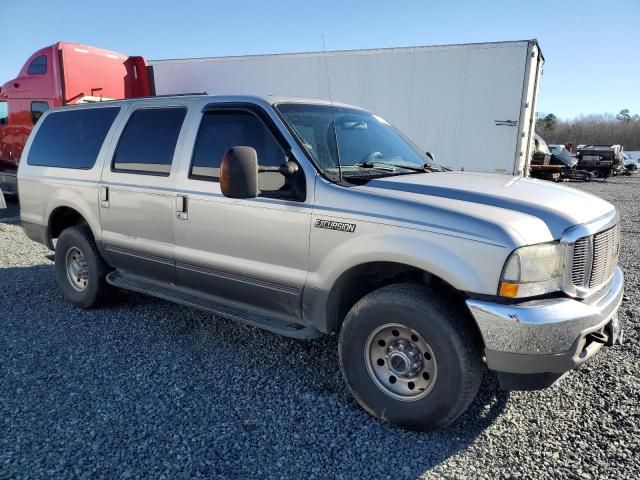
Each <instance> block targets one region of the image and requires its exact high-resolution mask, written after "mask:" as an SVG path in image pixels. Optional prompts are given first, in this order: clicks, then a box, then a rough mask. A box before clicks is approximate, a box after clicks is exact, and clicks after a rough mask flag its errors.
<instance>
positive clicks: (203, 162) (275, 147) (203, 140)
mask: <svg viewBox="0 0 640 480" xmlns="http://www.w3.org/2000/svg"><path fill="white" fill-rule="evenodd" d="M239 145H245V146H248V147H253V148H255V149H256V152H257V153H258V163H259V164H260V165H262V166H265V167H267V166H268V167H276V166H280V165H282V164H283V163H284V161H285V152H284V150H283V149H282V147H281V146H280V144H279V143H278V142H277V140H276V139H275V138H274V137H273V135H272V134H271V132H270V131H269V129H268V128H267V127H266V126H265V125H264V123H262V121H261V120H260V119H259V118H258V117H256V116H255V115H253V114H252V113H249V112H244V111H234V112H229V111H218V112H208V113H205V114H204V116H203V117H202V123H201V124H200V130H199V131H198V138H197V140H196V145H195V148H194V153H193V160H192V163H191V171H190V172H189V175H190V177H191V178H196V179H201V180H215V181H217V180H218V179H219V176H220V163H221V161H222V157H223V156H224V154H225V153H226V152H227V151H228V150H229V149H230V148H232V147H236V146H239ZM259 184H260V189H261V190H278V189H279V188H281V187H282V186H283V185H284V177H283V176H282V175H280V174H279V173H274V172H263V173H261V174H260V178H259Z"/></svg>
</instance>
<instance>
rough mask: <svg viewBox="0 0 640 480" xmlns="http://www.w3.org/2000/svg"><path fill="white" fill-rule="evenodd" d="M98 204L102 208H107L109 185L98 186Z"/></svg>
mask: <svg viewBox="0 0 640 480" xmlns="http://www.w3.org/2000/svg"><path fill="white" fill-rule="evenodd" d="M100 205H101V206H102V208H109V187H105V186H101V187H100Z"/></svg>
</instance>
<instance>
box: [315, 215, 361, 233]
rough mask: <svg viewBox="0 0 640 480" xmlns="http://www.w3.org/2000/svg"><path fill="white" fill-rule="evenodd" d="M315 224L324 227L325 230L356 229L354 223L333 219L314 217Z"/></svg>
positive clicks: (346, 230) (350, 230)
mask: <svg viewBox="0 0 640 480" xmlns="http://www.w3.org/2000/svg"><path fill="white" fill-rule="evenodd" d="M315 226H316V227H317V228H326V229H327V230H337V231H339V232H347V233H353V232H355V231H356V224H355V223H344V222H334V221H333V220H323V219H321V218H318V219H316V223H315Z"/></svg>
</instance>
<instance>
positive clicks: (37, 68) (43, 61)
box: [27, 55, 47, 75]
mask: <svg viewBox="0 0 640 480" xmlns="http://www.w3.org/2000/svg"><path fill="white" fill-rule="evenodd" d="M27 73H28V74H29V75H44V74H45V73H47V56H46V55H40V56H39V57H37V58H36V59H35V60H34V61H33V62H31V64H30V65H29V68H28V69H27Z"/></svg>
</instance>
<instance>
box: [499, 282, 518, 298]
mask: <svg viewBox="0 0 640 480" xmlns="http://www.w3.org/2000/svg"><path fill="white" fill-rule="evenodd" d="M500 296H501V297H509V298H515V297H517V296H518V284H517V283H511V282H500Z"/></svg>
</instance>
